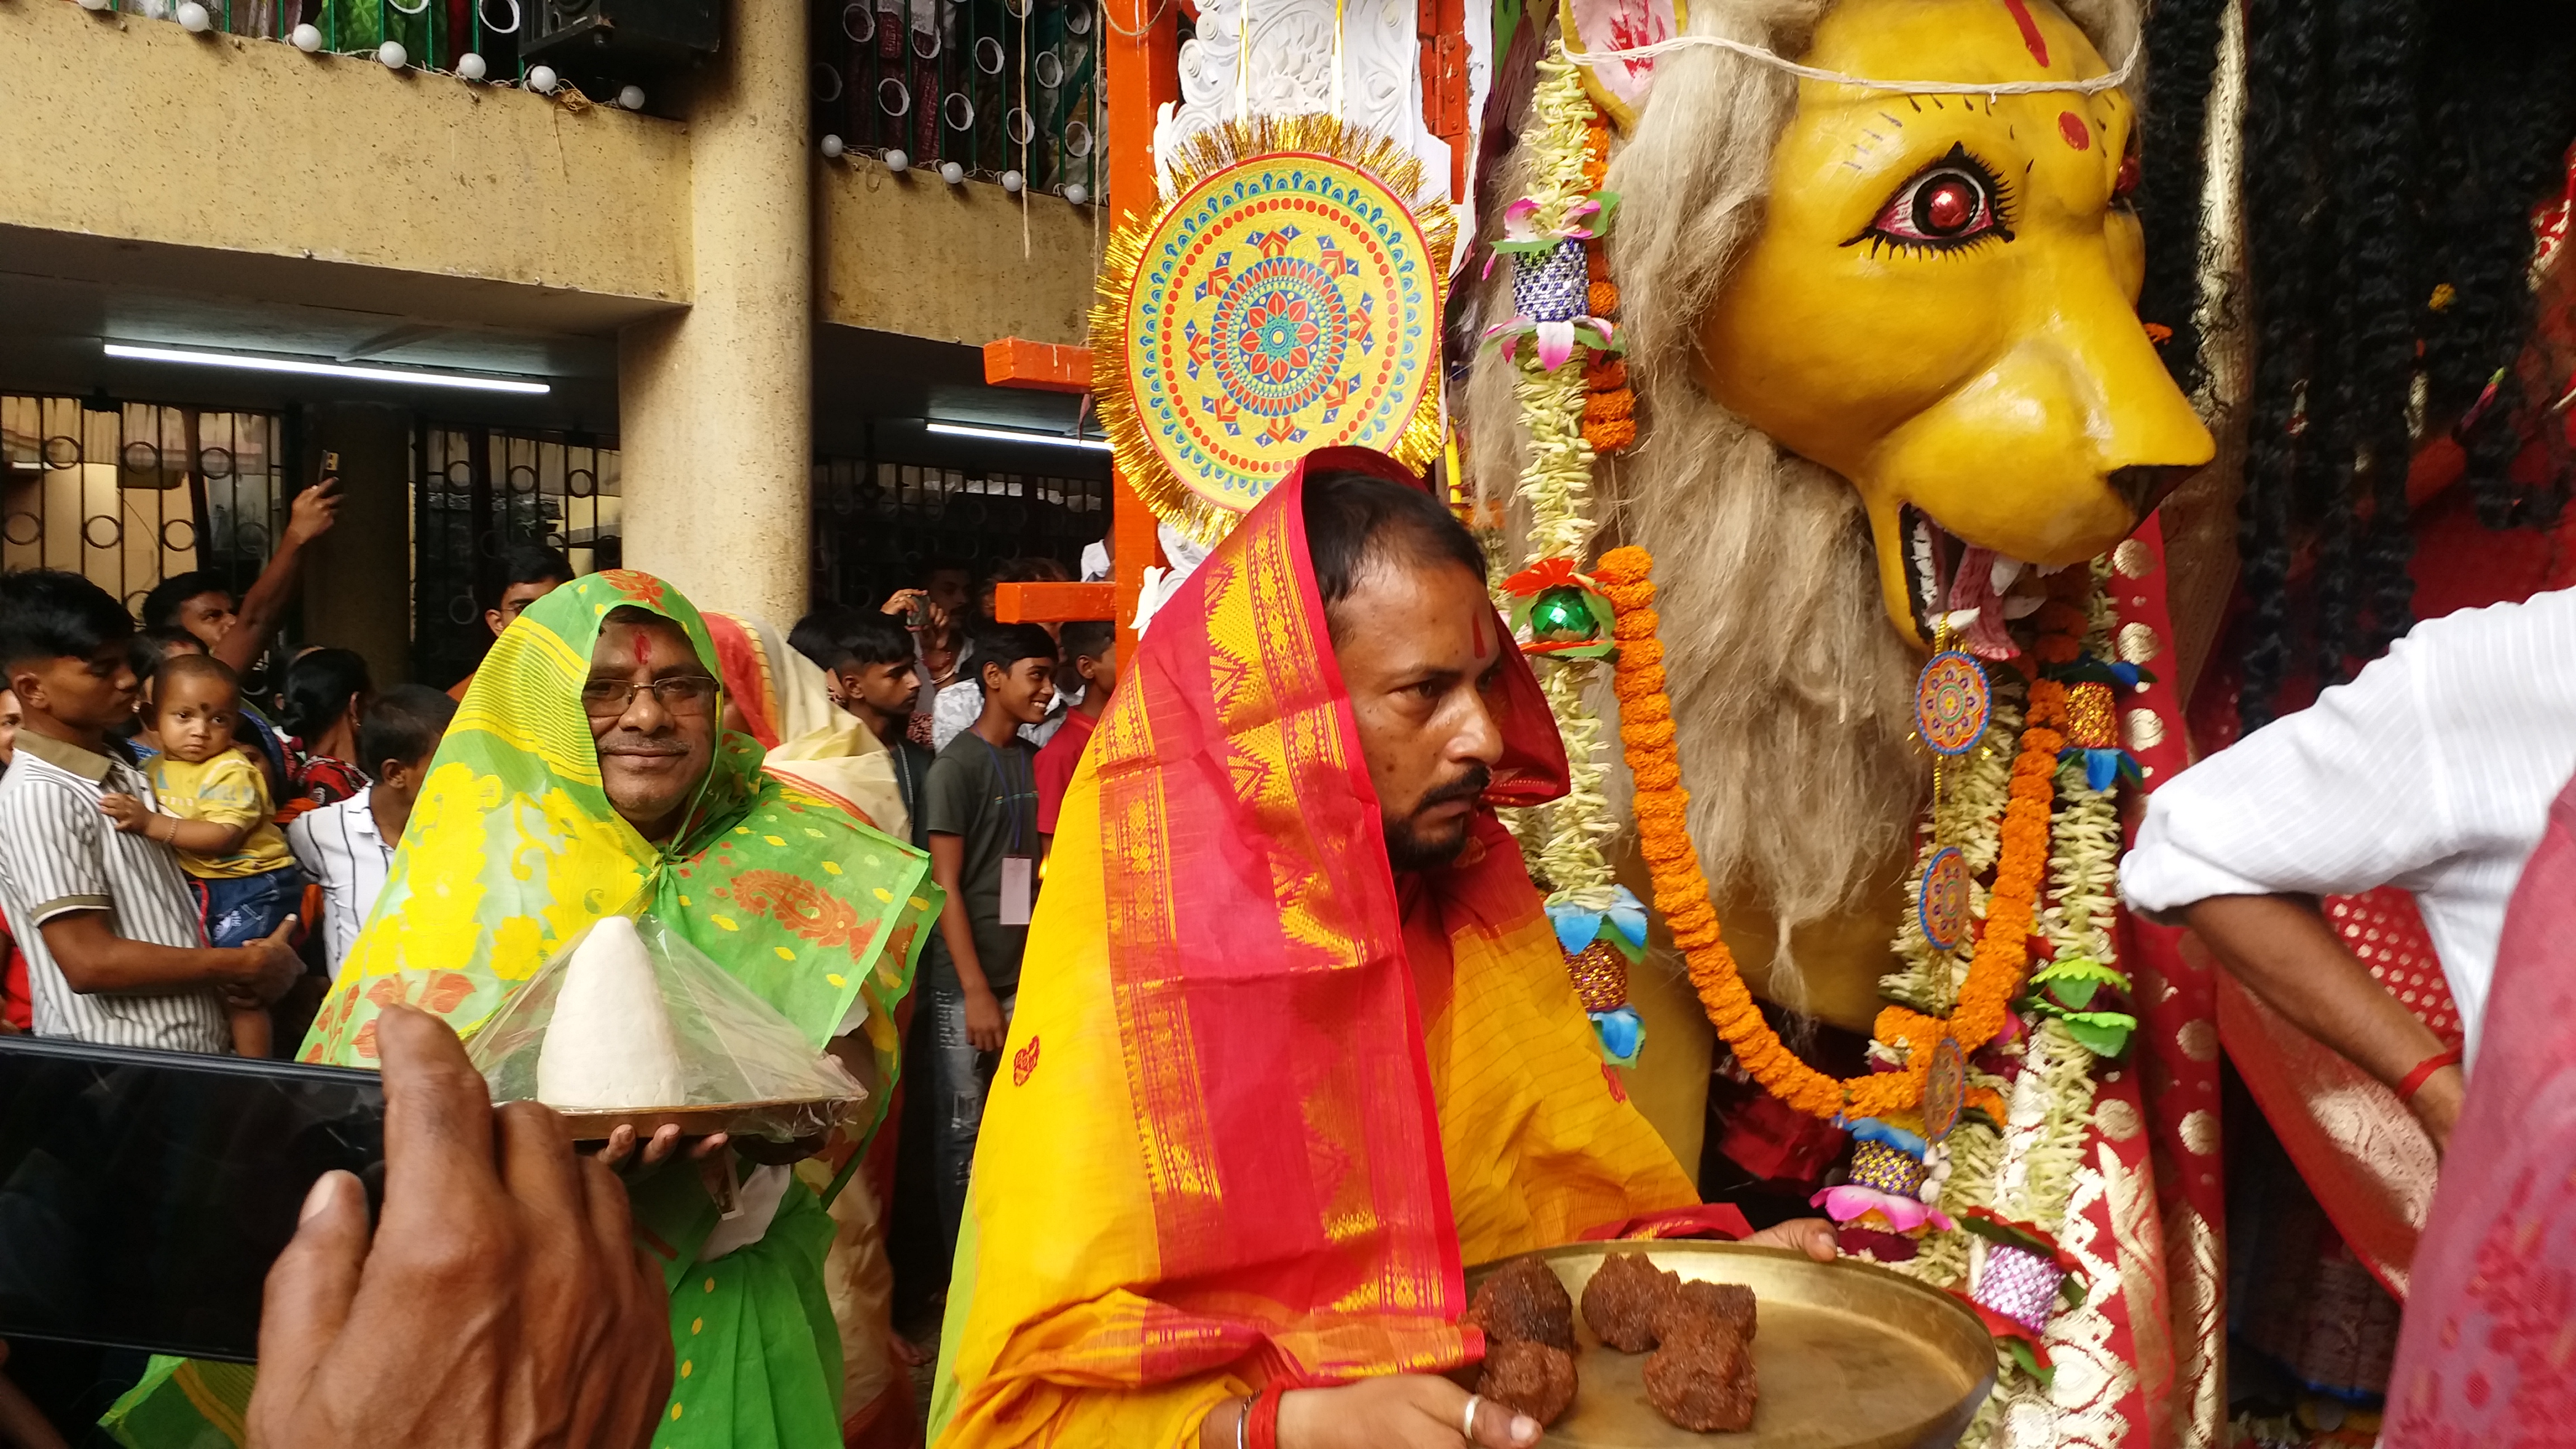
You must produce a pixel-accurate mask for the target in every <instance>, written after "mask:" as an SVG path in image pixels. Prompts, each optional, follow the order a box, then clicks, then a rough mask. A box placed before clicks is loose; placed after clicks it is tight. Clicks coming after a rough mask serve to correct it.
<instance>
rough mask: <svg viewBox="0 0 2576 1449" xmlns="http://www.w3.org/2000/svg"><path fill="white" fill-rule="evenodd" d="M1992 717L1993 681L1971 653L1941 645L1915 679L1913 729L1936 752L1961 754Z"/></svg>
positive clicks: (1971, 746) (1983, 734) (1981, 734)
mask: <svg viewBox="0 0 2576 1449" xmlns="http://www.w3.org/2000/svg"><path fill="white" fill-rule="evenodd" d="M1994 717H1995V691H1994V685H1993V684H1992V683H1991V682H1990V681H1989V680H1988V679H1987V678H1986V666H1985V665H1984V664H1983V663H1981V662H1979V661H1978V659H1977V657H1976V656H1975V655H1973V654H1968V653H1965V652H1963V651H1961V650H1957V649H1944V650H1942V651H1941V652H1940V653H1938V654H1935V655H1933V656H1932V657H1931V658H1930V659H1928V660H1926V661H1924V664H1923V673H1922V674H1921V675H1920V676H1918V677H1917V678H1916V679H1915V681H1914V729H1915V732H1916V733H1917V734H1919V735H1921V736H1922V737H1923V744H1924V747H1925V748H1926V749H1929V750H1930V751H1932V753H1934V754H1936V755H1964V754H1966V753H1967V752H1968V751H1970V750H1973V749H1975V748H1976V747H1977V742H1978V741H1979V740H1982V739H1984V738H1985V737H1986V726H1987V724H1988V723H1990V722H1991V721H1992V720H1993V719H1994Z"/></svg>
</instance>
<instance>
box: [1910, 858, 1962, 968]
mask: <svg viewBox="0 0 2576 1449" xmlns="http://www.w3.org/2000/svg"><path fill="white" fill-rule="evenodd" d="M1914 914H1915V917H1916V919H1917V920H1919V921H1920V922H1921V923H1922V926H1923V939H1924V940H1926V941H1929V942H1931V943H1932V949H1933V950H1935V951H1945V952H1946V951H1956V950H1958V949H1959V943H1960V942H1962V941H1965V940H1967V939H1968V858H1967V857H1966V856H1964V855H1961V854H1960V853H1959V850H1958V847H1956V846H1950V845H1945V846H1943V847H1941V848H1940V849H1939V850H1937V851H1935V852H1933V855H1932V860H1931V863H1930V864H1928V865H1926V866H1924V867H1923V885H1922V887H1921V888H1920V889H1919V890H1918V891H1917V892H1916V893H1915V898H1914Z"/></svg>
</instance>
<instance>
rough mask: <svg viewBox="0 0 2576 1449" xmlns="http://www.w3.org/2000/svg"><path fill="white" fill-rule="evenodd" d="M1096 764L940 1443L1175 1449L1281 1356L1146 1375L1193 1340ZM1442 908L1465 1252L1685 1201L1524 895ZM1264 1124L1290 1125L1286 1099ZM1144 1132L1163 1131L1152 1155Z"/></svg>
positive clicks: (1448, 1152)
mask: <svg viewBox="0 0 2576 1449" xmlns="http://www.w3.org/2000/svg"><path fill="white" fill-rule="evenodd" d="M1096 759H1097V754H1096V753H1095V754H1094V755H1091V756H1087V757H1086V759H1085V762H1084V764H1083V766H1082V768H1081V770H1080V771H1079V772H1077V773H1076V775H1075V777H1074V780H1073V784H1072V786H1071V788H1070V789H1069V791H1068V792H1067V796H1066V800H1065V804H1064V810H1063V815H1062V818H1061V821H1060V828H1059V830H1058V833H1057V835H1056V840H1057V842H1058V849H1057V853H1056V854H1055V856H1054V857H1053V858H1052V859H1051V860H1050V862H1049V864H1048V870H1047V880H1046V887H1045V900H1044V902H1043V904H1042V905H1041V907H1040V910H1039V912H1038V915H1037V920H1036V923H1035V927H1034V929H1033V931H1032V934H1031V936H1030V940H1029V954H1028V960H1029V961H1030V962H1031V969H1030V970H1029V971H1028V972H1027V973H1026V974H1025V975H1024V976H1023V977H1022V980H1021V984H1020V994H1019V1004H1018V1011H1017V1016H1016V1018H1015V1020H1014V1022H1013V1025H1012V1030H1011V1036H1010V1041H1009V1044H1008V1046H1007V1047H1006V1048H1005V1050H1004V1052H1003V1056H1002V1065H1001V1071H1000V1074H999V1076H998V1077H997V1079H996V1081H995V1083H994V1089H993V1093H992V1096H991V1098H990V1099H989V1102H988V1104H987V1106H986V1108H985V1114H984V1125H983V1135H982V1140H981V1145H980V1147H979V1150H978V1152H977V1155H976V1160H975V1182H974V1191H973V1198H972V1201H971V1202H970V1203H969V1205H968V1210H967V1223H966V1226H965V1231H964V1234H963V1237H962V1240H961V1243H960V1246H959V1249H958V1265H957V1273H956V1281H955V1284H954V1286H953V1287H952V1289H951V1292H950V1295H949V1316H948V1325H947V1331H946V1333H945V1334H944V1335H943V1340H942V1349H943V1352H942V1359H941V1364H940V1371H939V1379H938V1384H937V1396H936V1399H935V1400H934V1403H933V1408H932V1432H933V1437H934V1442H936V1443H937V1444H940V1445H942V1446H966V1445H974V1446H1001V1445H1013V1444H1033V1443H1064V1444H1118V1445H1182V1444H1187V1443H1191V1442H1194V1441H1193V1436H1194V1435H1195V1434H1196V1433H1197V1429H1198V1424H1199V1421H1200V1420H1201V1419H1202V1418H1203V1417H1204V1416H1205V1415H1206V1413H1207V1411H1208V1409H1209V1408H1210V1406H1212V1405H1214V1404H1216V1403H1217V1402H1219V1401H1220V1400H1222V1399H1225V1398H1227V1397H1229V1396H1232V1395H1237V1394H1241V1393H1244V1392H1246V1391H1248V1390H1249V1389H1250V1388H1251V1387H1253V1386H1255V1385H1257V1384H1259V1383H1261V1382H1263V1381H1264V1380H1265V1379H1266V1378H1267V1377H1268V1376H1269V1375H1270V1373H1272V1372H1274V1371H1278V1370H1280V1369H1281V1368H1282V1367H1283V1365H1282V1364H1281V1362H1280V1360H1279V1359H1278V1357H1277V1356H1276V1354H1275V1353H1274V1352H1272V1351H1270V1350H1268V1349H1265V1348H1264V1347H1262V1346H1261V1345H1259V1344H1258V1343H1246V1344H1245V1345H1243V1348H1244V1351H1243V1353H1242V1355H1241V1356H1240V1357H1239V1358H1237V1359H1236V1360H1235V1361H1234V1362H1233V1363H1231V1364H1229V1365H1228V1366H1227V1367H1225V1368H1223V1369H1219V1370H1215V1371H1209V1372H1202V1373H1199V1374H1197V1375H1195V1376H1190V1377H1183V1378H1178V1379H1164V1378H1162V1376H1161V1375H1158V1374H1156V1373H1154V1372H1153V1371H1152V1369H1151V1368H1150V1367H1149V1365H1150V1364H1151V1363H1152V1362H1153V1361H1154V1360H1156V1359H1157V1358H1158V1357H1167V1356H1171V1355H1190V1356H1193V1357H1202V1358H1203V1357H1204V1340H1205V1338H1206V1331H1205V1329H1204V1328H1203V1327H1198V1328H1194V1329H1191V1330H1185V1331H1188V1332H1195V1333H1196V1334H1198V1335H1199V1340H1198V1341H1194V1342H1185V1341H1182V1340H1180V1339H1177V1338H1175V1337H1174V1332H1175V1329H1174V1320H1177V1319H1180V1318H1181V1317H1182V1315H1180V1314H1179V1313H1177V1312H1175V1311H1174V1310H1171V1309H1168V1308H1165V1307H1163V1306H1162V1305H1160V1304H1158V1303H1157V1302H1156V1285H1157V1283H1158V1281H1159V1279H1160V1277H1161V1265H1160V1255H1159V1253H1158V1249H1157V1244H1156V1241H1155V1222H1156V1214H1155V1210H1154V1203H1153V1194H1154V1191H1155V1188H1156V1184H1152V1183H1149V1181H1148V1179H1147V1164H1148V1163H1149V1162H1163V1161H1168V1160H1170V1159H1169V1154H1168V1149H1169V1141H1168V1138H1169V1135H1170V1134H1163V1133H1161V1131H1160V1127H1161V1124H1158V1123H1156V1122H1154V1121H1151V1120H1147V1119H1145V1118H1142V1117H1140V1114H1139V1112H1138V1109H1137V1104H1136V1101H1135V1099H1134V1096H1133V1094H1132V1093H1131V1091H1130V1089H1129V1085H1128V1072H1127V1065H1126V1060H1127V1058H1126V1053H1127V1050H1128V1043H1126V1042H1125V1041H1123V1040H1122V1038H1121V1034H1120V1032H1121V1028H1120V1020H1119V1013H1118V1006H1117V1001H1116V999H1115V996H1114V993H1113V990H1112V986H1111V973H1110V964H1109V954H1108V938H1107V923H1106V920H1105V912H1104V909H1103V906H1102V902H1103V901H1105V899H1106V892H1107V872H1109V871H1111V870H1122V869H1129V868H1144V867H1143V865H1142V863H1131V862H1126V861H1117V860H1111V859H1108V858H1106V853H1105V852H1104V851H1103V849H1101V848H1100V847H1099V846H1097V845H1096V844H1093V843H1094V842H1097V841H1099V840H1100V838H1101V834H1102V832H1101V830H1100V828H1099V793H1100V792H1099V787H1098V781H1097V779H1096V776H1095V771H1094V762H1095V761H1096ZM1184 868H1185V867H1184ZM1449 915H1450V913H1449V912H1447V911H1445V910H1444V909H1443V908H1442V906H1441V904H1440V902H1439V901H1437V900H1436V899H1433V898H1429V897H1427V896H1426V897H1424V898H1422V899H1419V900H1417V901H1416V902H1415V903H1414V904H1413V905H1412V907H1411V908H1410V910H1409V911H1408V914H1407V917H1406V922H1405V925H1406V937H1407V941H1408V955H1409V956H1411V957H1412V958H1413V959H1414V962H1415V970H1416V973H1417V976H1418V977H1422V976H1436V975H1437V974H1438V972H1439V968H1438V966H1437V964H1436V963H1430V964H1426V963H1425V962H1424V960H1423V959H1422V958H1423V957H1424V956H1426V955H1429V956H1435V957H1436V955H1437V954H1438V950H1437V945H1438V942H1439V940H1440V938H1441V937H1442V936H1444V935H1445V936H1446V937H1447V944H1448V947H1449V953H1448V954H1449V956H1450V964H1449V970H1448V979H1447V980H1446V981H1445V982H1442V981H1438V980H1430V981H1424V982H1423V983H1422V987H1421V994H1422V997H1423V999H1424V1002H1425V1011H1426V1013H1427V1017H1428V1019H1427V1020H1426V1021H1425V1022H1424V1024H1423V1039H1424V1043H1425V1045H1426V1048H1427V1052H1428V1058H1429V1065H1430V1076H1431V1083H1432V1093H1433V1098H1434V1102H1435V1105H1436V1110H1437V1112H1438V1116H1439V1121H1440V1139H1441V1153H1442V1156H1443V1158H1444V1159H1445V1162H1446V1167H1447V1174H1448V1181H1449V1184H1450V1193H1451V1203H1450V1206H1451V1210H1452V1212H1453V1214H1454V1217H1455V1220H1456V1224H1457V1232H1458V1238H1459V1245H1460V1256H1461V1260H1462V1261H1463V1262H1465V1263H1469V1264H1473V1263H1478V1262H1483V1261H1487V1260H1490V1259H1494V1258H1500V1257H1506V1256H1509V1255H1511V1254H1514V1253H1519V1252H1525V1251H1528V1250H1530V1249H1534V1248H1542V1247H1548V1246H1551V1245H1554V1244H1557V1243H1561V1242H1565V1241H1568V1240H1570V1239H1572V1238H1574V1237H1577V1236H1579V1235H1580V1234H1581V1233H1582V1232H1583V1230H1585V1229H1587V1228H1590V1227H1594V1226H1597V1225H1600V1224H1604V1223H1610V1222H1616V1221H1619V1220H1622V1219H1625V1218H1628V1217H1632V1216H1636V1215H1639V1214H1642V1213H1648V1212H1654V1211H1658V1210H1661V1209H1666V1208H1672V1207H1678V1206H1684V1205H1688V1204H1691V1203H1694V1202H1696V1201H1697V1200H1698V1195H1697V1194H1696V1192H1695V1191H1694V1190H1693V1188H1692V1184H1691V1180H1690V1178H1689V1177H1688V1175H1687V1174H1685V1173H1684V1172H1683V1171H1682V1169H1681V1166H1680V1165H1679V1164H1678V1163H1676V1162H1675V1161H1674V1160H1673V1157H1672V1154H1671V1152H1670V1151H1669V1150H1668V1149H1667V1148H1666V1147H1665V1146H1664V1144H1663V1140H1662V1139H1661V1138H1660V1137H1659V1136H1657V1135H1656V1133H1655V1131H1654V1129H1653V1128H1652V1127H1650V1126H1649V1125H1648V1124H1647V1122H1646V1120H1645V1119H1644V1117H1642V1116H1640V1115H1639V1114H1638V1113H1637V1111H1636V1110H1635V1109H1634V1108H1632V1107H1631V1106H1629V1104H1628V1103H1627V1102H1626V1100H1625V1099H1624V1098H1623V1097H1621V1096H1618V1095H1616V1094H1614V1092H1613V1090H1612V1088H1611V1086H1610V1084H1609V1081H1608V1079H1607V1077H1606V1076H1605V1074H1604V1072H1603V1068H1602V1062H1601V1057H1600V1052H1599V1050H1598V1047H1597V1045H1596V1043H1595V1042H1594V1040H1593V1035H1592V1029H1591V1025H1590V1023H1589V1021H1588V1020H1587V1019H1586V1018H1585V1016H1584V1014H1583V1009H1582V1006H1581V1004H1580V1002H1579V1001H1578V1000H1577V999H1576V997H1575V994H1574V990H1573V987H1572V985H1571V983H1570V982H1569V981H1568V979H1567V977H1566V973H1565V965H1564V958H1563V956H1562V955H1561V954H1560V952H1559V950H1558V948H1557V945H1556V940H1555V935H1554V933H1553V932H1552V931H1551V930H1550V929H1549V928H1548V926H1547V923H1546V921H1545V919H1544V917H1543V916H1542V915H1541V914H1540V912H1539V909H1538V898H1537V896H1536V894H1535V892H1533V893H1532V894H1531V896H1530V899H1529V910H1528V911H1527V913H1526V914H1525V915H1524V916H1522V917H1521V918H1519V919H1518V920H1517V921H1516V923H1515V924H1514V925H1512V926H1511V927H1509V928H1507V929H1505V930H1503V931H1500V932H1496V931H1493V930H1491V929H1489V928H1487V927H1485V926H1483V925H1481V924H1476V923H1472V922H1468V923H1465V924H1464V925H1463V928H1462V927H1460V926H1459V925H1457V924H1455V923H1453V922H1452V921H1451V920H1450V919H1448V917H1449ZM1423 944H1428V945H1429V946H1430V948H1431V949H1430V950H1428V951H1425V950H1424V949H1423ZM1174 1045H1176V1046H1177V1048H1178V1049H1180V1050H1183V1051H1186V1050H1188V1044H1187V1043H1186V1042H1180V1043H1176V1044H1174ZM1149 1049H1150V1048H1149ZM1276 1127H1277V1130H1279V1131H1281V1132H1297V1131H1300V1130H1301V1123H1300V1120H1299V1108H1298V1104H1297V1103H1296V1102H1295V1101H1293V1100H1291V1099H1289V1098H1288V1097H1287V1096H1286V1095H1285V1094H1284V1093H1283V1095H1282V1098H1281V1100H1280V1103H1279V1117H1278V1121H1277V1124H1276ZM1158 1135H1160V1136H1163V1137H1165V1139H1166V1140H1165V1141H1164V1142H1162V1143H1160V1144H1157V1145H1149V1143H1148V1139H1150V1138H1153V1137H1156V1136H1158ZM1163 1186H1164V1187H1165V1188H1166V1190H1169V1185H1168V1184H1165V1185H1163ZM1206 1186H1207V1188H1208V1190H1210V1191H1214V1190H1217V1189H1216V1187H1215V1185H1214V1184H1213V1183H1209V1184H1206ZM1297 1306H1299V1305H1291V1307H1292V1309H1293V1308H1294V1307H1297ZM1250 1307H1252V1305H1247V1308H1250ZM1191 1322H1192V1323H1193V1324H1201V1323H1203V1320H1196V1319H1193V1320H1191ZM1392 1368H1393V1366H1392V1365H1388V1366H1386V1368H1385V1369H1384V1370H1382V1371H1392Z"/></svg>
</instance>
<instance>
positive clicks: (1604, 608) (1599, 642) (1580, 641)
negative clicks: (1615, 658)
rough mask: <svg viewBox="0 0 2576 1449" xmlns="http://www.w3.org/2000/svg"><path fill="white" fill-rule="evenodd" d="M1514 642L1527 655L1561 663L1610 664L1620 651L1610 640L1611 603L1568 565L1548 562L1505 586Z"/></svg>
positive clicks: (1505, 583)
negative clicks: (1592, 661) (1590, 661)
mask: <svg viewBox="0 0 2576 1449" xmlns="http://www.w3.org/2000/svg"><path fill="white" fill-rule="evenodd" d="M1503 593H1504V595H1505V597H1506V599H1507V601H1508V602H1509V604H1510V607H1511V623H1512V641H1513V642H1514V643H1516V644H1518V645H1520V647H1521V652H1522V653H1524V654H1529V655H1533V656H1547V657H1550V658H1560V659H1606V658H1608V657H1610V655H1612V654H1614V653H1616V652H1617V651H1618V647H1619V646H1618V641H1617V640H1615V639H1613V638H1612V637H1611V634H1610V626H1611V621H1612V618H1613V615H1612V612H1611V609H1610V601H1609V600H1608V599H1606V598H1603V597H1602V596H1601V592H1600V591H1599V590H1598V589H1595V588H1594V587H1593V586H1592V580H1591V579H1589V578H1586V577H1585V576H1584V575H1582V574H1580V573H1578V572H1576V571H1575V568H1574V565H1573V563H1572V562H1571V561H1570V560H1566V559H1561V558H1559V559H1546V560H1543V561H1541V562H1540V563H1538V564H1536V565H1534V566H1532V567H1530V568H1527V569H1524V570H1522V571H1521V572H1519V573H1517V574H1514V575H1512V576H1511V577H1510V578H1508V579H1505V580H1504V581H1503Z"/></svg>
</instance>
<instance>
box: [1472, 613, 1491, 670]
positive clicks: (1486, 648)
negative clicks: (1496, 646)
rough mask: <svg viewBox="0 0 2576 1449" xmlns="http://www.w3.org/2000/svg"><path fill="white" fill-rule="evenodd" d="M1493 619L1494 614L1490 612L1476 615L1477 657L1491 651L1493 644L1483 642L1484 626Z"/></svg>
mask: <svg viewBox="0 0 2576 1449" xmlns="http://www.w3.org/2000/svg"><path fill="white" fill-rule="evenodd" d="M1493 621H1494V616H1493V615H1492V614H1490V613H1487V614H1479V615H1477V616H1476V657H1477V658H1479V659H1482V658H1484V657H1485V656H1486V655H1487V654H1489V653H1491V652H1492V649H1493V646H1491V645H1489V644H1487V643H1486V642H1485V626H1486V625H1488V624H1491V623H1492V622H1493Z"/></svg>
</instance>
